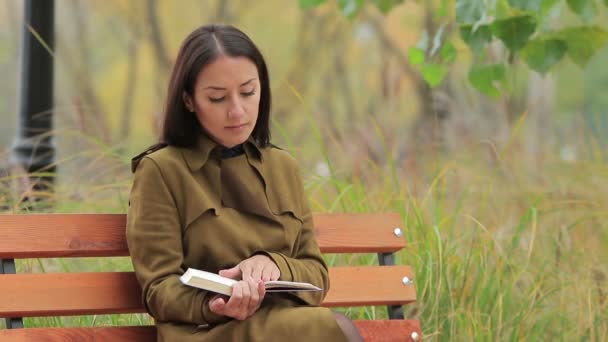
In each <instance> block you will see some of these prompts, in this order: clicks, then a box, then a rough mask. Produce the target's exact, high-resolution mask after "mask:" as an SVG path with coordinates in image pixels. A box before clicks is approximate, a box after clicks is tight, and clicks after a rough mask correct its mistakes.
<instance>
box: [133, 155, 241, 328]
mask: <svg viewBox="0 0 608 342" xmlns="http://www.w3.org/2000/svg"><path fill="white" fill-rule="evenodd" d="M129 203H130V204H129V211H128V214H127V228H126V229H127V231H126V235H127V243H128V246H129V252H130V254H131V259H132V262H133V267H134V270H135V274H136V277H137V280H138V281H139V284H140V285H141V287H142V297H143V298H142V299H143V303H144V305H145V307H146V310H147V311H148V313H150V315H152V316H153V317H154V318H155V319H156V320H157V321H178V322H187V323H193V324H216V323H221V322H224V321H227V320H228V319H229V318H228V317H225V316H221V315H217V314H215V313H213V312H211V311H210V310H209V306H208V301H209V299H210V298H211V297H212V296H213V294H212V293H211V292H208V291H202V290H199V289H197V288H193V287H190V286H186V285H183V284H182V283H181V282H180V280H179V277H180V276H181V275H182V274H183V273H184V271H185V270H184V266H183V260H184V256H183V246H182V229H181V225H180V220H179V213H178V210H177V206H176V202H175V199H174V197H173V195H172V193H171V189H170V188H169V187H168V185H167V183H166V181H165V179H164V178H163V175H162V172H161V169H160V168H159V166H158V165H157V163H156V162H155V161H154V160H153V159H151V158H149V157H145V158H143V159H142V160H141V162H140V163H139V166H138V167H137V170H136V172H135V176H134V181H133V186H132V188H131V193H130V196H129Z"/></svg>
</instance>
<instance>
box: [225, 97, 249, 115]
mask: <svg viewBox="0 0 608 342" xmlns="http://www.w3.org/2000/svg"><path fill="white" fill-rule="evenodd" d="M244 115H245V109H244V108H243V104H242V103H241V102H240V101H239V100H233V101H231V103H230V106H229V107H228V118H229V119H237V118H240V117H242V116H244Z"/></svg>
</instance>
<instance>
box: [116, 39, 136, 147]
mask: <svg viewBox="0 0 608 342" xmlns="http://www.w3.org/2000/svg"><path fill="white" fill-rule="evenodd" d="M131 32H132V34H131V35H130V37H129V39H128V41H127V82H126V84H125V92H124V93H125V95H124V98H123V104H122V115H121V116H120V129H119V132H120V133H119V134H120V135H119V139H120V140H122V141H123V142H125V143H127V142H128V141H129V134H130V132H131V118H132V117H133V102H134V100H135V89H136V87H137V77H138V73H137V56H138V51H139V50H138V48H137V46H138V44H137V42H138V40H139V35H138V34H136V33H133V29H132V30H131Z"/></svg>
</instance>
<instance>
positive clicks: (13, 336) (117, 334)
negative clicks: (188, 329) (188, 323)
mask: <svg viewBox="0 0 608 342" xmlns="http://www.w3.org/2000/svg"><path fill="white" fill-rule="evenodd" d="M355 325H356V326H357V329H359V331H360V332H361V335H362V336H363V339H364V340H365V341H367V342H393V341H395V342H396V341H411V339H410V337H411V335H412V332H417V333H418V335H419V336H422V334H421V330H420V323H419V322H418V321H417V320H373V321H362V320H356V321H355ZM0 340H2V341H6V342H29V341H40V342H64V341H90V342H99V341H113V342H154V341H156V329H155V328H154V327H153V326H141V327H91V328H28V329H12V330H0Z"/></svg>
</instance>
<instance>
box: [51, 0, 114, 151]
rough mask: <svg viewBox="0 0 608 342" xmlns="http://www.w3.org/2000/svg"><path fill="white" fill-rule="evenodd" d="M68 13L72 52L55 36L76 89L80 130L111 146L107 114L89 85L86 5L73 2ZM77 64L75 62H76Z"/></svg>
mask: <svg viewBox="0 0 608 342" xmlns="http://www.w3.org/2000/svg"><path fill="white" fill-rule="evenodd" d="M69 4H70V6H69V10H70V12H71V13H72V17H73V18H74V19H75V22H74V23H75V32H76V39H75V44H74V45H75V50H76V52H75V51H74V50H71V49H70V46H69V44H68V43H67V42H66V41H65V40H64V39H62V35H59V36H58V42H59V44H58V45H60V46H61V48H60V49H58V51H63V53H62V54H61V57H62V59H64V60H65V65H67V66H68V71H69V75H70V78H71V79H72V84H73V85H74V87H76V89H77V92H76V93H77V94H78V95H77V98H76V100H75V102H76V110H77V114H78V116H79V119H80V121H81V125H82V126H81V127H82V128H83V131H84V132H85V133H87V134H91V133H92V134H93V135H94V136H99V137H101V139H102V141H104V142H105V143H110V140H111V137H110V131H109V127H108V123H107V118H106V111H105V109H104V108H103V105H102V103H101V101H100V100H99V97H98V96H97V94H96V92H95V89H94V87H93V84H92V77H91V73H92V70H91V65H90V62H91V58H90V56H89V50H90V49H89V44H88V26H87V22H88V20H87V19H88V18H87V10H86V8H85V6H86V3H83V2H81V1H76V0H72V1H70V2H69ZM77 61H78V62H77ZM89 117H90V118H92V121H93V127H95V128H91V127H89V126H88V124H87V122H88V119H87V118H89Z"/></svg>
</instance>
